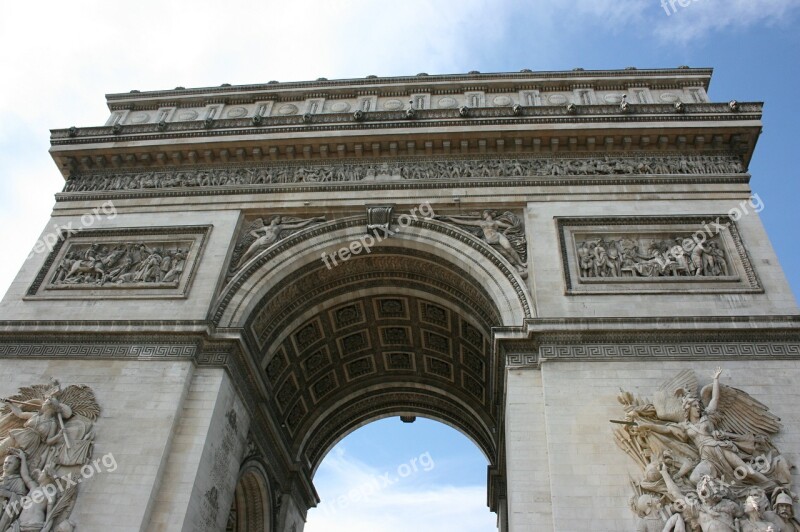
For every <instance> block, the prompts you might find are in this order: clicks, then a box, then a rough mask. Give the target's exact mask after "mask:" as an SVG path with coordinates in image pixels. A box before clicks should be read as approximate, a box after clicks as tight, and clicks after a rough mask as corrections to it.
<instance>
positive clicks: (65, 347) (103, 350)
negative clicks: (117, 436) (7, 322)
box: [0, 340, 197, 360]
mask: <svg viewBox="0 0 800 532" xmlns="http://www.w3.org/2000/svg"><path fill="white" fill-rule="evenodd" d="M196 353H197V345H195V344H133V345H132V344H122V343H120V344H116V343H115V344H110V343H102V344H91V343H59V344H55V343H41V344H35V343H2V340H0V358H19V357H35V358H87V359H117V358H124V359H165V360H166V359H192V358H194V357H195V355H196Z"/></svg>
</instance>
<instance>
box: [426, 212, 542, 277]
mask: <svg viewBox="0 0 800 532" xmlns="http://www.w3.org/2000/svg"><path fill="white" fill-rule="evenodd" d="M434 218H436V219H439V220H443V221H450V222H453V223H455V224H456V225H460V226H467V227H476V228H478V229H479V232H478V233H477V234H476V233H473V234H476V236H479V237H481V238H483V240H484V241H486V243H488V244H490V245H492V246H495V247H496V248H497V249H499V250H500V253H502V254H503V256H504V257H506V259H507V260H508V261H509V262H510V263H511V264H512V265H513V266H514V267H515V268H516V269H517V271H519V272H520V273H525V272H526V271H527V265H526V264H525V261H524V260H523V259H522V257H523V256H525V254H526V249H525V247H526V243H525V233H524V228H523V226H522V221H521V220H520V219H519V218H518V217H517V216H516V215H515V214H513V213H511V212H505V213H503V215H502V216H497V213H496V212H494V211H490V210H484V211H483V212H482V213H480V214H479V213H473V214H470V215H467V216H434Z"/></svg>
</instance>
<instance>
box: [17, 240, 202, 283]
mask: <svg viewBox="0 0 800 532" xmlns="http://www.w3.org/2000/svg"><path fill="white" fill-rule="evenodd" d="M209 230H210V228H209V227H206V226H191V227H169V228H160V229H159V228H153V229H113V230H103V229H98V230H87V231H77V232H74V233H70V234H68V235H67V236H66V237H64V238H62V239H60V240H59V241H58V243H57V244H56V245H55V246H54V248H53V249H52V251H51V252H50V255H49V256H48V259H47V261H46V262H45V265H44V266H43V267H42V270H41V271H40V272H39V275H38V276H37V278H36V281H35V282H34V283H33V285H32V286H31V287H30V289H29V290H28V296H29V297H30V296H33V297H52V298H71V297H81V298H83V297H106V296H105V295H103V294H108V295H109V296H110V297H121V296H122V294H126V295H129V296H131V297H143V296H144V297H148V296H150V297H164V296H166V297H170V296H179V297H181V296H184V295H185V293H186V291H187V289H188V286H189V283H190V281H191V278H192V275H193V273H194V269H195V266H196V264H197V259H198V257H199V255H200V253H201V251H202V248H203V245H204V243H205V239H206V235H207V233H208V231H209Z"/></svg>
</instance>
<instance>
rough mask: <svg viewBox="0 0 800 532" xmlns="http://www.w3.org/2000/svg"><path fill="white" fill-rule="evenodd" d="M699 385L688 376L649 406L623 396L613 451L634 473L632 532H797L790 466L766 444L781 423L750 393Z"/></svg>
mask: <svg viewBox="0 0 800 532" xmlns="http://www.w3.org/2000/svg"><path fill="white" fill-rule="evenodd" d="M721 373H722V370H721V369H719V368H718V369H717V371H715V372H714V374H713V376H712V382H711V384H709V385H707V386H705V387H703V388H702V389H701V388H700V387H699V385H698V381H697V378H696V377H695V375H694V373H692V372H691V371H688V370H686V371H682V372H680V373H679V374H678V375H677V376H675V377H674V378H672V379H670V380H669V381H667V382H665V383H663V384H662V385H661V386H660V387H659V389H658V390H657V391H656V393H655V395H654V397H653V399H652V400H647V399H642V398H639V397H634V396H633V394H631V393H629V392H625V391H621V392H620V395H619V397H618V399H619V402H620V403H621V404H622V406H623V407H624V409H625V420H620V421H615V423H617V424H619V425H620V426H619V428H616V429H615V430H614V436H615V439H616V443H617V445H618V446H619V447H620V448H621V449H622V450H624V451H625V452H626V453H627V454H628V455H629V456H630V457H631V458H632V459H633V460H634V461H635V462H636V463H637V465H638V466H639V468H640V470H641V476H640V477H639V478H638V479H636V480H634V481H633V482H632V485H633V488H634V491H635V494H634V496H633V497H632V499H631V508H632V510H633V511H634V512H635V513H636V515H637V517H638V527H637V531H646V532H651V531H652V532H656V531H657V532H673V531H674V532H685V531H691V532H745V531H746V532H768V531H771V532H795V531H800V523H798V521H797V520H796V519H795V518H794V508H793V504H794V502H795V500H796V496H795V495H794V493H793V492H792V475H791V470H792V468H793V466H792V465H791V464H789V462H788V461H787V460H786V459H785V458H784V457H783V456H782V455H781V453H780V451H779V450H778V449H777V448H776V447H775V445H774V444H773V442H772V437H773V436H774V435H775V434H777V433H778V432H779V431H780V429H781V424H780V420H779V419H778V418H777V417H776V416H775V415H773V414H772V413H771V412H770V411H769V409H768V408H767V407H766V406H765V405H763V404H762V403H760V402H758V401H757V400H755V399H754V398H753V397H751V396H750V395H749V394H748V393H746V392H744V391H742V390H739V389H737V388H732V387H729V386H725V385H722V384H721V383H720V382H719V378H720V375H721Z"/></svg>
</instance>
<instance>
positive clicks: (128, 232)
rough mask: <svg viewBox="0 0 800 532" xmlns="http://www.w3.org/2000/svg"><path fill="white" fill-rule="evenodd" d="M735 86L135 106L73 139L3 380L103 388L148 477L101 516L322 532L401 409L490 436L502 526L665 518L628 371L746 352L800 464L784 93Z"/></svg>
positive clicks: (200, 99)
mask: <svg viewBox="0 0 800 532" xmlns="http://www.w3.org/2000/svg"><path fill="white" fill-rule="evenodd" d="M710 76H711V72H710V71H709V70H705V69H675V70H635V71H628V70H626V71H609V72H585V71H574V72H562V73H533V72H520V73H513V74H468V75H462V76H427V75H426V76H419V77H406V78H389V79H381V78H367V79H364V80H345V81H331V82H329V81H325V80H320V81H318V82H308V83H290V84H279V83H268V84H264V85H252V86H246V87H228V86H223V87H219V88H216V89H180V90H175V91H160V92H153V93H131V94H120V95H111V96H110V97H109V108H110V111H111V117H110V118H109V120H108V122H107V123H106V124H105V125H103V126H99V127H87V128H71V129H65V130H55V131H54V132H53V136H52V149H51V154H52V156H53V158H54V160H55V161H56V164H57V165H58V167H59V169H60V170H61V171H62V173H63V174H64V177H65V179H66V184H65V189H64V191H63V192H62V193H60V194H58V195H57V198H56V199H57V201H56V205H55V208H54V211H53V215H52V217H51V219H50V221H49V222H48V223H47V226H46V227H45V229H44V230H43V232H42V235H41V237H40V240H39V242H37V243H36V245H35V246H34V248H33V252H32V253H31V255H30V257H29V258H28V259H27V260H26V261H25V263H24V264H23V265H22V268H21V270H20V272H19V274H18V276H17V278H16V279H15V281H14V283H13V284H12V286H11V288H10V289H9V291H8V293H7V294H6V295H5V297H4V298H3V300H2V302H0V377H2V378H0V382H2V383H3V384H2V386H3V387H2V388H0V396H3V395H12V394H14V393H16V392H17V390H18V389H19V388H20V387H22V386H29V385H31V384H33V383H42V382H47V379H49V377H50V376H57V377H58V378H60V379H62V381H63V382H64V383H77V384H85V385H86V386H89V387H90V388H91V389H92V390H93V391H94V393H95V394H96V397H97V402H98V404H99V405H101V406H102V411H101V413H100V415H99V417H98V418H97V420H96V428H97V430H96V434H95V439H94V444H95V456H104V455H105V454H107V453H113V456H114V457H115V458H116V463H117V467H116V469H115V471H114V472H113V473H112V472H110V471H109V472H108V473H107V474H105V473H104V474H98V475H97V476H96V477H95V478H94V479H92V481H91V482H86V483H85V485H82V486H81V490H80V491H81V493H80V497H78V499H77V503H76V505H75V508H74V511H73V512H72V515H71V516H70V519H72V521H74V523H75V525H76V527H77V528H76V529H77V530H152V531H161V530H187V531H188V530H192V531H194V530H208V531H212V530H213V531H221V530H231V531H234V530H235V531H237V532H239V531H245V530H248V531H249V530H271V531H277V532H300V531H301V530H302V529H303V526H304V523H305V518H306V513H307V511H308V509H309V508H311V507H312V506H314V505H315V504H316V503H317V502H318V501H317V494H316V492H315V491H314V488H313V482H312V481H313V476H314V473H315V471H316V468H317V467H318V466H319V464H320V462H321V460H322V459H323V458H324V456H325V454H326V453H327V452H328V450H329V449H330V448H331V447H332V446H333V445H334V444H335V443H336V442H337V441H339V439H341V437H343V436H344V435H346V434H347V433H349V432H350V431H352V430H355V429H356V428H358V427H360V426H362V425H363V424H365V423H368V422H370V421H371V420H374V419H376V418H379V417H387V416H399V417H400V416H402V417H403V418H405V419H411V418H413V417H414V416H425V417H429V418H432V419H437V420H439V421H442V422H445V423H447V424H449V425H451V426H453V427H456V428H458V429H459V430H461V431H462V432H463V433H465V434H467V435H468V436H469V437H470V438H471V439H472V441H473V442H474V443H475V444H476V445H477V446H478V447H479V448H480V449H481V450H482V451H483V453H484V454H485V455H486V457H487V460H488V461H489V474H488V482H487V491H488V497H487V500H488V503H489V506H490V509H491V510H492V511H495V512H498V526H499V529H500V530H501V531H503V532H506V531H523V530H554V531H562V530H563V531H572V530H597V531H612V530H613V531H619V530H633V529H635V528H636V527H637V526H638V525H642V524H643V523H644V526H645V527H647V526H651V525H653V526H655V524H654V523H656V521H657V519H658V518H659V517H660V516H655V515H654V512H653V510H654V509H657V508H658V504H660V503H658V504H657V503H656V501H655V500H654V499H653V498H652V497H651V498H647V497H644V498H642V497H639V498H637V499H636V501H634V502H635V503H636V504H635V505H634V508H635V513H631V511H630V508H629V506H628V499H629V497H630V495H631V491H630V476H631V475H633V476H634V477H636V476H641V472H640V471H638V470H637V466H636V465H635V463H633V462H631V461H630V460H629V459H628V458H626V456H625V455H624V454H623V453H620V452H619V451H618V450H617V449H615V445H614V442H615V437H614V433H613V431H612V430H611V429H610V428H609V427H608V420H609V419H617V420H621V419H619V418H620V417H622V416H623V414H620V410H619V405H618V403H617V402H616V395H617V393H618V392H617V391H618V387H620V386H621V387H623V388H625V389H626V390H629V391H630V392H631V393H632V394H634V395H639V396H648V395H651V394H652V393H653V390H655V389H657V387H658V384H659V383H660V382H663V381H664V380H667V379H669V378H671V377H673V376H674V375H675V374H676V373H677V372H678V371H681V370H683V369H687V370H691V371H694V372H696V373H697V375H707V374H710V372H711V371H712V370H713V368H715V367H716V366H722V367H724V369H725V373H723V374H722V376H721V378H720V382H721V384H722V385H727V386H736V387H738V388H740V389H742V390H744V391H745V392H746V393H747V394H748V396H749V397H752V398H753V399H755V400H758V401H761V402H762V403H763V404H765V405H768V406H769V408H770V411H771V412H773V413H774V414H775V415H776V416H779V417H781V419H782V421H781V423H782V429H781V430H780V431H777V432H776V431H771V432H769V434H768V435H769V437H770V438H772V443H773V444H774V445H775V447H776V448H777V449H780V452H781V456H783V457H785V458H786V459H787V460H788V461H790V462H794V461H796V460H797V458H798V453H800V441H798V434H800V419H796V418H797V416H796V415H795V413H794V410H793V407H792V405H794V404H796V403H797V401H798V399H800V397H798V393H797V392H796V391H795V389H796V386H795V385H794V383H796V381H797V379H798V377H800V312H799V311H798V308H797V305H796V302H795V301H794V299H793V297H792V295H791V290H790V289H789V287H788V285H787V282H786V279H785V277H784V275H783V272H782V271H781V268H780V265H779V264H778V261H777V259H776V257H775V253H774V251H773V250H772V248H771V247H770V244H769V240H768V238H767V236H766V235H765V234H764V230H763V227H762V224H761V221H760V219H759V212H760V211H761V210H762V209H763V208H764V207H765V205H764V204H763V202H760V199H759V198H758V197H757V196H754V195H752V192H751V190H750V188H749V185H748V182H749V179H750V175H749V174H748V173H747V166H748V164H749V162H750V160H751V158H752V156H753V151H754V147H755V142H756V139H757V138H758V135H759V134H760V132H761V105H760V104H755V103H746V102H744V103H737V104H736V105H731V104H729V103H711V102H710V101H709V99H708V96H707V94H706V89H707V87H708V83H709V81H710ZM533 87H536V88H533ZM233 93H235V97H234V96H233ZM409 100H410V101H411V103H410V104H408V103H407V102H409ZM765 177H767V178H770V177H772V176H765ZM712 222H714V223H717V224H718V226H724V227H723V228H722V229H720V230H719V231H716V230H715V229H714V228H715V227H718V226H717V225H713V223H712ZM729 222H730V223H729ZM689 239H691V240H692V242H689ZM677 247H680V249H677ZM681 250H683V253H681ZM622 421H624V420H622ZM651 421H652V420H651ZM741 435H742V434H740V436H741ZM648 460H649V458H648ZM795 477H796V471H793V472H792V480H795V481H796V480H797V479H796V478H795ZM9 479H10V481H9V483H8V484H9V485H12V484H13V481H14V477H13V476H11V477H9ZM665 482H666V481H665ZM774 493H775V490H774V489H773V490H772V493H771V494H772V495H774ZM640 495H646V494H640ZM779 496H780V494H778V495H777V496H776V497H775V501H774V502H773V501H770V503H771V504H773V506H774V510H775V511H776V513H777V508H778V506H777V505H778V502H779V501H778V497H779ZM737 502H743V503H744V505H745V506H747V498H746V497H745V498H743V499H742V498H740V499H737ZM781 504H783V505H784V506H782V507H781V509H782V511H784V513H786V512H788V511H790V510H791V508H792V505H791V503H787V502H786V500H785V497H784V499H782V503H781ZM787 504H788V508H787V506H786V505H787ZM750 506H752V504H751V505H750ZM648 512H649V513H648ZM664 517H667V516H664ZM761 517H762V514H759V513H758V509H753V508H751V509H750V514H749V516H748V519H750V520H751V521H752V522H753V523H757V522H758V521H759V519H760V518H761ZM651 518H652V519H651ZM637 519H641V520H642V521H643V523H642V522H640V523H637ZM65 526H66V525H65ZM640 528H641V527H640ZM651 528H652V527H651ZM58 532H63V531H61V530H59V531H58Z"/></svg>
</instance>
